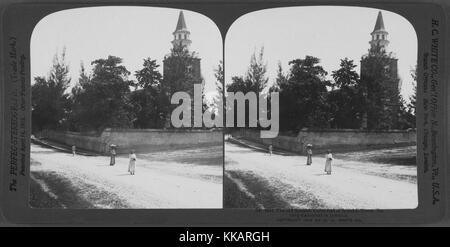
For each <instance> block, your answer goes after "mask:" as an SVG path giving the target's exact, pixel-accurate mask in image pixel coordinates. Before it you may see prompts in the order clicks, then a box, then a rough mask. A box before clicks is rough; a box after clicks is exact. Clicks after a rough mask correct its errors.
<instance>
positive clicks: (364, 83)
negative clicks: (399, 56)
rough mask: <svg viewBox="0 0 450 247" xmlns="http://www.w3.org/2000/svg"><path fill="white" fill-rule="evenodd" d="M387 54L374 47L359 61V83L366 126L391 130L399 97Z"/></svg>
mask: <svg viewBox="0 0 450 247" xmlns="http://www.w3.org/2000/svg"><path fill="white" fill-rule="evenodd" d="M392 60H393V58H392V55H391V54H388V53H386V52H385V51H384V50H382V49H380V48H377V47H374V48H372V49H370V50H369V54H368V55H367V56H364V57H363V58H362V60H361V83H360V90H362V92H363V95H364V98H365V102H364V108H365V109H364V111H365V113H366V116H367V128H368V129H392V128H395V125H396V124H397V122H398V115H399V110H400V106H401V98H400V94H399V92H398V89H395V88H392V87H390V86H389V85H394V82H396V80H398V78H397V77H396V75H393V74H392V73H391V71H390V70H389V68H390V64H391V62H392Z"/></svg>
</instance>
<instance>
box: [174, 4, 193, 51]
mask: <svg viewBox="0 0 450 247" xmlns="http://www.w3.org/2000/svg"><path fill="white" fill-rule="evenodd" d="M172 34H173V40H172V44H173V46H180V45H181V46H184V47H186V48H189V45H190V44H191V42H192V41H191V40H190V39H189V35H190V34H191V32H189V31H188V29H187V27H186V21H185V20H184V14H183V11H180V14H179V16H178V22H177V26H176V28H175V31H174V32H173V33H172Z"/></svg>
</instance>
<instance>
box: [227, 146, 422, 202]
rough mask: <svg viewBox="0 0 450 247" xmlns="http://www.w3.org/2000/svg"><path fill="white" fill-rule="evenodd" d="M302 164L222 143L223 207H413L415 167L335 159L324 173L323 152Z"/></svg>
mask: <svg viewBox="0 0 450 247" xmlns="http://www.w3.org/2000/svg"><path fill="white" fill-rule="evenodd" d="M337 157H339V155H337ZM341 157H344V156H343V155H341ZM305 164H306V157H304V156H287V155H280V154H273V155H269V154H267V153H263V152H256V151H255V150H253V149H251V148H248V147H243V146H240V145H237V144H233V143H229V142H226V143H225V170H226V173H225V192H224V193H225V201H224V206H225V207H231V208H233V207H259V208H326V209H331V208H332V209H400V208H415V207H416V206H417V185H416V183H415V174H416V168H415V166H398V165H389V164H381V163H374V162H370V161H358V160H342V159H339V158H335V159H334V160H333V168H332V169H333V171H332V174H331V175H326V174H325V172H324V164H325V158H324V157H323V155H320V156H314V157H313V164H312V166H306V165H305ZM393 174H394V175H395V176H394V175H393ZM235 198H239V200H237V199H235Z"/></svg>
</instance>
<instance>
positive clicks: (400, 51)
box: [225, 6, 417, 100]
mask: <svg viewBox="0 0 450 247" xmlns="http://www.w3.org/2000/svg"><path fill="white" fill-rule="evenodd" d="M378 11H379V10H378V9H373V8H362V7H336V6H316V7H286V8H274V9H268V10H260V11H256V12H252V13H249V14H246V15H244V16H241V17H240V18H239V19H237V20H236V21H235V22H234V23H233V25H232V26H231V27H230V29H229V30H228V32H227V35H226V38H225V80H226V83H230V81H231V77H232V76H236V75H244V74H245V72H246V71H247V68H248V65H249V63H250V57H251V55H252V54H253V52H254V51H255V50H256V51H257V52H258V51H259V49H260V48H261V47H264V60H266V61H267V66H268V67H267V70H268V73H267V75H268V77H269V83H270V84H272V83H273V82H274V81H275V78H276V71H277V65H278V62H281V64H282V67H283V70H284V71H285V72H286V71H288V69H289V66H288V62H289V61H291V60H293V59H297V58H304V57H305V56H306V55H312V56H315V57H318V58H319V59H320V60H321V62H320V64H321V65H322V66H323V67H324V69H325V70H326V71H327V72H328V73H329V75H328V79H331V76H330V75H331V72H332V71H333V70H337V69H338V68H339V64H340V59H343V58H345V57H348V58H349V59H352V60H354V64H355V65H358V67H356V71H357V72H358V74H359V70H360V67H359V64H360V60H361V56H362V55H364V54H366V53H367V51H368V49H369V47H370V45H369V43H368V42H369V41H370V39H371V36H370V33H371V32H372V31H373V28H374V26H375V22H376V18H377V15H378ZM382 15H383V20H384V26H385V29H386V31H388V32H389V35H388V40H389V41H390V44H389V46H388V47H387V51H388V52H393V54H394V55H395V57H396V58H398V71H399V77H400V79H401V83H402V87H401V94H402V96H403V97H404V99H405V100H408V98H409V96H410V95H411V94H412V93H413V86H412V78H411V76H410V71H411V69H413V68H414V67H415V65H416V62H417V36H416V33H415V31H414V28H413V26H412V25H411V24H410V23H409V22H408V21H407V20H406V19H405V18H404V17H402V16H400V15H398V14H395V13H393V12H389V11H385V10H382Z"/></svg>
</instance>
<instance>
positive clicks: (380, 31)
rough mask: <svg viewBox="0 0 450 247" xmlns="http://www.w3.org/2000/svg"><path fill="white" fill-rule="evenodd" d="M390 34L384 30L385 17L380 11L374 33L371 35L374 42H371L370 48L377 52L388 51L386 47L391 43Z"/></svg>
mask: <svg viewBox="0 0 450 247" xmlns="http://www.w3.org/2000/svg"><path fill="white" fill-rule="evenodd" d="M388 34H389V33H388V32H387V31H386V29H385V28H384V21H383V15H382V14H381V11H379V12H378V16H377V21H376V23H375V27H374V28H373V31H372V33H370V35H372V40H370V41H369V43H370V47H371V48H372V49H375V50H378V49H380V50H386V47H387V46H388V44H389V41H388V40H387V36H388Z"/></svg>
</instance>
